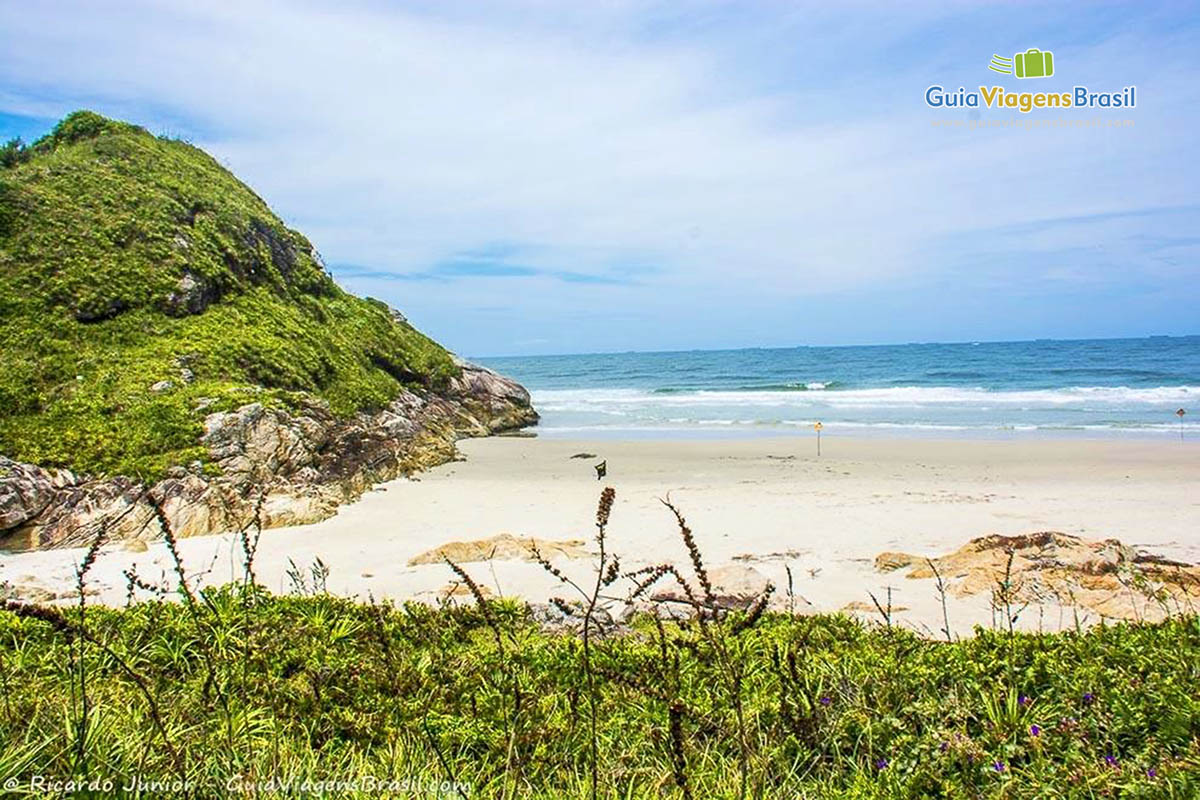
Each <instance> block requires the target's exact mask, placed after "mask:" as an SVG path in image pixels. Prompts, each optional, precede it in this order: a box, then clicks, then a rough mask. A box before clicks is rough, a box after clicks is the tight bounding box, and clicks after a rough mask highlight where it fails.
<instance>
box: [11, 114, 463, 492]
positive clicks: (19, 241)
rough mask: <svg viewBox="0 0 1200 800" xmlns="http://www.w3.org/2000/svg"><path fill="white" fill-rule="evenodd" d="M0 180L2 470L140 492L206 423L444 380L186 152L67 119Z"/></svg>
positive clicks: (443, 367)
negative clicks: (49, 472) (131, 481)
mask: <svg viewBox="0 0 1200 800" xmlns="http://www.w3.org/2000/svg"><path fill="white" fill-rule="evenodd" d="M0 165H2V166H0V453H3V454H5V455H7V456H10V457H12V458H15V459H18V460H20V461H27V462H33V463H38V464H42V465H50V466H57V467H66V468H70V469H73V470H76V471H80V472H85V473H90V474H99V475H113V474H125V475H137V476H141V477H143V478H151V479H152V478H155V477H158V476H159V475H161V474H162V473H163V471H164V470H165V469H166V468H168V467H169V466H171V465H174V464H180V463H184V462H190V461H192V460H201V461H203V460H204V459H205V458H206V455H207V453H206V451H205V449H204V448H203V447H201V446H200V445H199V443H198V439H199V436H200V434H201V430H202V419H203V416H204V415H205V414H208V413H211V412H213V411H218V410H226V409H231V408H234V407H237V406H240V405H242V404H244V403H247V402H251V401H252V400H256V401H260V402H263V403H266V404H282V405H285V406H289V405H294V404H296V403H299V402H300V401H302V400H304V399H306V398H308V399H311V398H314V397H315V398H319V399H321V400H324V401H325V402H327V403H328V405H329V407H330V409H331V410H332V411H333V412H334V413H335V414H337V415H339V416H349V415H352V414H353V413H354V412H357V411H360V410H367V411H369V410H373V409H376V408H379V407H382V406H383V405H385V404H386V403H388V401H390V400H391V399H392V398H394V397H395V396H396V395H397V393H398V392H400V391H401V389H402V388H404V387H408V388H413V389H422V388H424V389H433V390H436V389H438V388H440V387H441V386H444V385H445V384H446V382H447V381H448V380H449V379H450V378H451V377H453V376H455V375H457V374H458V368H457V367H456V366H455V364H454V362H453V361H452V359H451V356H450V354H449V353H447V352H446V351H445V350H444V349H443V348H441V347H440V346H438V345H437V344H436V343H435V342H433V341H432V340H430V339H429V338H428V337H426V336H424V335H423V334H421V333H420V332H418V331H417V330H415V329H414V328H412V327H411V326H410V325H408V324H407V323H406V322H405V321H403V320H402V319H400V318H397V317H396V316H394V315H393V313H392V312H391V310H390V309H389V308H388V307H387V306H386V305H385V304H383V303H381V302H379V301H375V300H370V299H366V300H364V299H361V298H357V297H354V296H351V295H349V294H347V293H346V292H344V291H342V290H341V289H340V288H339V287H338V286H337V285H336V284H335V283H334V282H333V280H332V278H331V277H330V276H329V275H328V274H327V273H326V271H325V270H324V268H323V266H322V264H321V261H320V257H319V255H318V254H317V252H316V250H315V249H314V248H313V246H312V244H310V243H309V241H308V240H307V239H305V238H304V237H303V236H302V235H301V234H299V233H297V232H296V231H293V230H290V229H289V228H287V226H285V225H284V224H283V223H282V222H281V221H280V220H279V218H278V217H277V216H275V214H273V213H272V212H271V210H270V208H268V207H267V205H266V203H264V202H263V200H262V199H261V198H260V197H258V196H257V195H256V194H255V193H254V192H253V191H252V190H251V189H249V188H248V187H247V186H246V185H245V184H243V183H242V182H240V181H239V180H238V179H237V178H235V177H234V176H233V175H232V174H230V172H229V171H228V170H226V169H224V168H223V167H222V166H221V165H220V164H218V163H217V162H216V161H215V160H214V159H213V158H212V157H211V156H209V155H208V154H206V153H204V152H203V151H201V150H199V149H198V148H196V147H193V146H191V145H189V144H187V143H185V142H181V141H177V140H172V139H166V138H163V137H156V136H154V135H152V134H150V133H149V132H147V131H146V130H144V129H142V128H139V127H136V126H134V125H129V124H126V123H123V122H116V121H113V120H109V119H105V118H104V117H101V116H99V115H97V114H94V113H91V112H87V111H78V112H75V113H73V114H71V115H69V116H68V117H66V118H65V119H63V120H62V121H61V122H60V123H59V124H58V125H57V126H56V127H55V128H54V130H53V132H52V133H50V134H49V135H47V136H45V137H44V138H42V139H40V140H39V141H37V142H35V143H34V144H33V145H31V146H29V147H27V148H23V147H19V146H15V145H11V144H10V145H9V146H7V147H5V148H3V149H2V150H0Z"/></svg>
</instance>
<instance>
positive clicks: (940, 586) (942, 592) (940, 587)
mask: <svg viewBox="0 0 1200 800" xmlns="http://www.w3.org/2000/svg"><path fill="white" fill-rule="evenodd" d="M925 563H927V564H929V568H930V569H931V570H933V577H934V578H935V579H937V592H938V597H939V598H940V599H941V601H942V633H944V634H946V641H947V642H951V641H954V637H953V636H951V634H950V612H949V611H948V610H947V608H946V582H945V581H943V580H942V573H940V572H938V568H937V564H935V563H933V559H932V558H927V559H925Z"/></svg>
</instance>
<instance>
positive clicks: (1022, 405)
mask: <svg viewBox="0 0 1200 800" xmlns="http://www.w3.org/2000/svg"><path fill="white" fill-rule="evenodd" d="M801 385H804V384H801ZM805 386H806V388H805V389H802V390H797V389H796V388H787V389H781V388H765V389H757V388H756V389H753V390H746V389H730V390H723V389H693V390H680V391H675V392H660V391H653V390H645V389H613V388H592V389H553V390H542V391H536V390H535V391H534V393H533V398H534V403H535V404H536V405H538V406H539V407H541V408H543V409H545V410H557V411H585V410H590V411H595V410H597V409H599V408H602V407H610V408H611V407H614V406H615V407H621V406H629V405H634V406H658V407H693V406H746V407H778V406H783V407H788V406H793V407H805V406H814V407H823V408H835V409H836V408H889V407H895V408H914V407H917V408H919V407H946V406H962V407H967V408H978V409H987V408H997V407H1003V408H1018V409H1026V408H1029V409H1054V408H1079V409H1081V410H1099V409H1102V408H1113V409H1134V408H1139V407H1141V408H1146V407H1163V406H1169V405H1187V404H1189V403H1191V404H1194V403H1195V402H1196V400H1197V399H1200V386H1156V387H1130V386H1070V387H1065V388H1061V389H1029V390H1016V391H1003V390H1000V391H997V390H989V389H985V388H982V387H974V388H969V387H957V386H893V387H881V388H873V389H836V388H832V386H833V384H818V383H816V382H814V387H813V388H812V389H809V388H807V385H805ZM816 386H820V389H817V388H816Z"/></svg>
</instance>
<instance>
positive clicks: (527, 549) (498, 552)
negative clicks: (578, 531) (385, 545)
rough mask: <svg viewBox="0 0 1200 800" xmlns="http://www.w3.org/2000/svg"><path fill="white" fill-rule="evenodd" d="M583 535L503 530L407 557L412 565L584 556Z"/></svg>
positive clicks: (585, 552) (585, 551)
mask: <svg viewBox="0 0 1200 800" xmlns="http://www.w3.org/2000/svg"><path fill="white" fill-rule="evenodd" d="M584 544H585V542H584V541H583V540H582V539H563V540H551V539H536V538H534V537H531V536H513V535H512V534H511V533H500V534H497V535H495V536H490V537H488V538H487V539H474V540H472V541H469V542H446V543H445V544H443V545H439V546H438V547H435V548H433V549H432V550H426V551H425V552H424V553H420V554H419V555H416V556H413V557H412V558H410V559H409V560H408V565H409V566H410V567H416V566H420V565H421V564H445V563H446V559H450V560H451V561H453V562H454V563H455V564H469V563H472V562H475V561H492V560H493V559H494V560H496V561H537V560H538V556H541V557H542V558H547V559H552V558H585V557H586V556H587V555H588V552H587V550H586V549H585V547H584Z"/></svg>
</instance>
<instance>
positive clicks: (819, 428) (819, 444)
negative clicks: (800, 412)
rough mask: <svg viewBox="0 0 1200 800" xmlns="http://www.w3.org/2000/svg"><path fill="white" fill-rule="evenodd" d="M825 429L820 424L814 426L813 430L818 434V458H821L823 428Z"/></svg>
mask: <svg viewBox="0 0 1200 800" xmlns="http://www.w3.org/2000/svg"><path fill="white" fill-rule="evenodd" d="M822 427H824V426H823V425H821V423H820V422H818V423H816V424H814V425H813V430H814V431H816V432H817V458H820V457H821V428H822Z"/></svg>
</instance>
